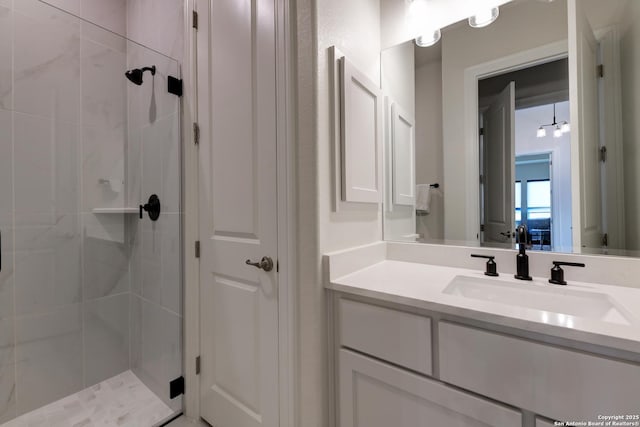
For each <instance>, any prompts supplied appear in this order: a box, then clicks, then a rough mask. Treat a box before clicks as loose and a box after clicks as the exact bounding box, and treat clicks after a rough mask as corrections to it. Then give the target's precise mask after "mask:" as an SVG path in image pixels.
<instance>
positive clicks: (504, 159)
mask: <svg viewBox="0 0 640 427" xmlns="http://www.w3.org/2000/svg"><path fill="white" fill-rule="evenodd" d="M515 92H516V84H515V82H511V83H509V84H508V85H507V87H505V88H504V90H503V91H502V92H501V93H500V95H499V96H497V97H496V99H495V100H494V101H493V102H492V103H491V105H490V106H489V108H488V109H487V111H486V112H485V114H484V116H483V117H484V125H483V127H484V144H483V145H484V168H483V170H484V180H483V183H484V241H485V242H500V243H507V242H511V241H512V240H511V239H512V236H513V232H514V228H515V226H514V217H515V202H514V199H513V197H514V195H513V189H514V185H515V160H514V155H515V110H516V101H515Z"/></svg>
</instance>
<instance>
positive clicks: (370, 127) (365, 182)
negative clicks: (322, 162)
mask: <svg viewBox="0 0 640 427" xmlns="http://www.w3.org/2000/svg"><path fill="white" fill-rule="evenodd" d="M340 66H341V68H342V82H341V83H342V91H341V92H342V93H341V110H340V111H341V122H342V123H341V140H342V145H341V147H342V200H344V201H345V202H361V203H380V202H382V188H381V187H382V116H383V115H382V91H381V90H380V88H379V87H378V86H376V85H375V84H374V83H373V82H372V81H371V80H369V79H368V78H367V77H366V76H365V75H364V74H363V73H361V72H360V71H359V70H358V69H357V68H355V67H354V66H353V64H351V63H350V62H349V61H348V60H347V58H345V57H343V58H342V59H340Z"/></svg>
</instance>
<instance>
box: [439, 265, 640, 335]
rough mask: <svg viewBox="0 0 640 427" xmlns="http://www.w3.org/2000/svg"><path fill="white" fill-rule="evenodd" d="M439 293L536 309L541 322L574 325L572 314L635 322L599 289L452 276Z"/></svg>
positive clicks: (623, 323)
mask: <svg viewBox="0 0 640 427" xmlns="http://www.w3.org/2000/svg"><path fill="white" fill-rule="evenodd" d="M442 292H443V293H445V294H449V295H456V296H461V297H465V298H470V299H475V300H481V301H490V302H495V303H498V304H505V305H509V306H518V307H525V308H530V309H535V310H539V311H541V320H542V321H543V322H545V323H555V324H560V325H563V326H567V327H572V326H573V317H580V318H584V319H591V320H598V321H602V322H608V323H616V324H621V325H631V324H633V323H635V320H634V318H633V316H632V315H631V314H630V313H628V312H627V311H626V310H625V309H624V308H623V307H621V306H620V305H619V304H617V303H616V302H615V301H614V300H613V299H612V298H611V297H610V296H609V295H606V294H603V293H598V292H584V291H580V290H576V289H569V288H566V287H560V286H554V285H545V284H541V283H535V282H518V281H516V280H513V281H505V280H502V279H485V278H480V277H470V276H456V277H454V278H453V280H452V281H451V282H450V283H449V285H448V286H447V287H446V288H445V289H444V290H443V291H442Z"/></svg>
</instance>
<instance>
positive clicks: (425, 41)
mask: <svg viewBox="0 0 640 427" xmlns="http://www.w3.org/2000/svg"><path fill="white" fill-rule="evenodd" d="M441 36H442V33H441V32H440V30H439V29H438V30H435V31H429V32H427V33H425V34H423V35H421V36H418V37H416V45H418V46H419V47H429V46H433V45H434V44H436V43H438V40H440V37H441Z"/></svg>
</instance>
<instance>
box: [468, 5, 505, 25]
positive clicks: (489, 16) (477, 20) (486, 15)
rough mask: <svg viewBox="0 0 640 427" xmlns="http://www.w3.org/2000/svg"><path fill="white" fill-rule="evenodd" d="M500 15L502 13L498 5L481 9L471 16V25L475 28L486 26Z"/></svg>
mask: <svg viewBox="0 0 640 427" xmlns="http://www.w3.org/2000/svg"><path fill="white" fill-rule="evenodd" d="M498 15H500V9H498V8H497V7H493V8H491V9H485V10H482V11H479V12H478V13H476V14H475V15H473V16H470V17H469V25H470V26H472V27H473V28H482V27H486V26H487V25H489V24H491V23H492V22H493V21H495V20H496V19H498Z"/></svg>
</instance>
